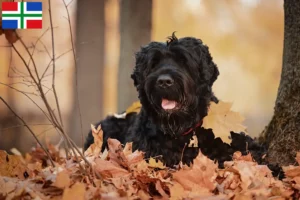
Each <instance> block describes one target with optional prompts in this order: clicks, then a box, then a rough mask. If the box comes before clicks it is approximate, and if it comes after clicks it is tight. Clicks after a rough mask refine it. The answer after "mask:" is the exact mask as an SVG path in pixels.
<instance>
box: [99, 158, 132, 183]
mask: <svg viewBox="0 0 300 200" xmlns="http://www.w3.org/2000/svg"><path fill="white" fill-rule="evenodd" d="M95 170H96V171H97V172H99V173H100V174H101V175H102V176H103V178H112V177H122V176H125V175H128V174H129V172H128V171H127V170H126V169H124V168H122V167H121V166H118V165H117V164H116V163H113V162H111V161H106V160H102V159H101V158H97V159H95Z"/></svg>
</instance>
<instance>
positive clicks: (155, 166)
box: [149, 158, 166, 169]
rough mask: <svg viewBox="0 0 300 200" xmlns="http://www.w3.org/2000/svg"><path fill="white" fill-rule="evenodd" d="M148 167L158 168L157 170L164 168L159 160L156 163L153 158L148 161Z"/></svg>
mask: <svg viewBox="0 0 300 200" xmlns="http://www.w3.org/2000/svg"><path fill="white" fill-rule="evenodd" d="M149 167H152V168H158V169H165V168H166V166H165V165H164V164H163V163H162V162H161V161H160V160H157V161H156V160H155V159H154V158H150V159H149Z"/></svg>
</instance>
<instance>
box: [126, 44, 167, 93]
mask: <svg viewBox="0 0 300 200" xmlns="http://www.w3.org/2000/svg"><path fill="white" fill-rule="evenodd" d="M164 48H165V44H164V43H161V42H150V43H149V44H148V45H146V46H143V47H141V49H140V51H138V52H137V53H136V54H135V67H134V69H133V73H132V74H131V78H132V79H133V83H134V86H135V87H136V88H137V89H138V87H139V85H140V84H141V83H142V81H143V76H144V74H147V72H148V71H149V70H150V68H151V66H152V65H154V64H155V63H157V62H158V61H159V60H160V58H161V55H163V51H164Z"/></svg>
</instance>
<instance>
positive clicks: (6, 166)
mask: <svg viewBox="0 0 300 200" xmlns="http://www.w3.org/2000/svg"><path fill="white" fill-rule="evenodd" d="M0 176H8V177H16V176H17V177H18V178H19V179H21V180H24V179H26V178H28V177H31V176H32V171H31V170H30V169H28V167H27V166H26V163H25V162H24V161H23V158H22V157H21V156H17V155H9V154H7V153H6V151H2V150H0Z"/></svg>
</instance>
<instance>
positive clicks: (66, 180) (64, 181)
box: [53, 171, 71, 189]
mask: <svg viewBox="0 0 300 200" xmlns="http://www.w3.org/2000/svg"><path fill="white" fill-rule="evenodd" d="M70 184H71V179H70V177H69V174H68V172H66V171H61V172H59V173H58V174H57V175H56V179H55V182H54V183H53V186H55V187H58V188H62V189H63V188H67V187H69V186H70Z"/></svg>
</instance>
